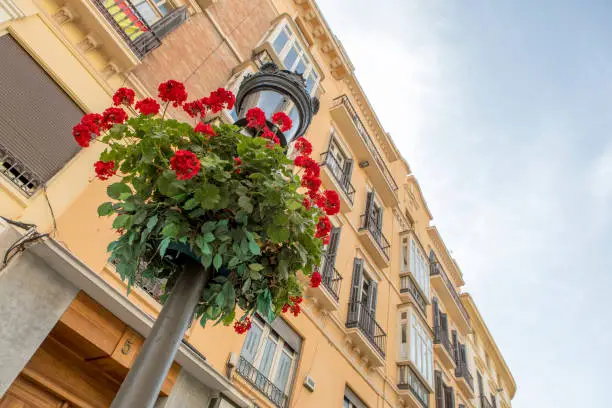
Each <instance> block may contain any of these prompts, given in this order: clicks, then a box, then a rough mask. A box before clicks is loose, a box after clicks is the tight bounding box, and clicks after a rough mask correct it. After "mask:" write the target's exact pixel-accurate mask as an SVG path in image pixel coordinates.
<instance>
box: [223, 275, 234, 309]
mask: <svg viewBox="0 0 612 408" xmlns="http://www.w3.org/2000/svg"><path fill="white" fill-rule="evenodd" d="M221 294H223V297H224V299H225V302H223V304H222V305H220V306H222V307H223V308H224V309H225V310H227V311H229V310H232V309H233V308H234V305H235V304H236V291H235V290H234V284H233V283H232V282H231V281H229V280H228V281H227V282H225V283H224V284H223V288H222V289H221Z"/></svg>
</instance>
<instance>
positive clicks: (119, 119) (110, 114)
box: [102, 107, 128, 129]
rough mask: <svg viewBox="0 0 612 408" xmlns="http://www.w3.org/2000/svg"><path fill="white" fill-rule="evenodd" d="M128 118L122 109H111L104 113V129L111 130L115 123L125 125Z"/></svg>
mask: <svg viewBox="0 0 612 408" xmlns="http://www.w3.org/2000/svg"><path fill="white" fill-rule="evenodd" d="M127 118H128V115H127V113H125V111H124V110H123V109H122V108H114V107H110V108H108V109H106V110H105V111H104V112H103V113H102V127H103V128H104V129H110V128H112V127H113V125H114V124H115V123H124V122H125V121H126V120H127Z"/></svg>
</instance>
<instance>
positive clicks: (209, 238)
mask: <svg viewBox="0 0 612 408" xmlns="http://www.w3.org/2000/svg"><path fill="white" fill-rule="evenodd" d="M202 239H203V240H204V242H206V243H208V242H213V241H214V240H215V234H213V233H212V232H207V233H206V234H204V235H202Z"/></svg>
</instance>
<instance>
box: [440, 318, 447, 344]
mask: <svg viewBox="0 0 612 408" xmlns="http://www.w3.org/2000/svg"><path fill="white" fill-rule="evenodd" d="M440 338H442V339H444V340H448V317H447V315H446V313H440Z"/></svg>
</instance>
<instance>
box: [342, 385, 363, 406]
mask: <svg viewBox="0 0 612 408" xmlns="http://www.w3.org/2000/svg"><path fill="white" fill-rule="evenodd" d="M342 408H367V405H366V404H365V403H364V402H363V401H362V400H361V399H360V398H359V397H358V396H357V395H356V394H355V393H354V392H353V390H351V389H350V388H349V387H346V388H345V390H344V402H343V403H342Z"/></svg>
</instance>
